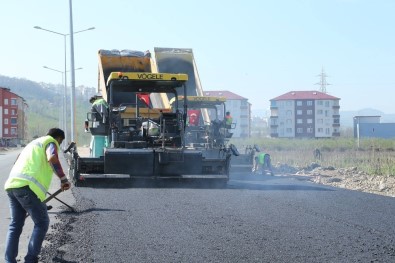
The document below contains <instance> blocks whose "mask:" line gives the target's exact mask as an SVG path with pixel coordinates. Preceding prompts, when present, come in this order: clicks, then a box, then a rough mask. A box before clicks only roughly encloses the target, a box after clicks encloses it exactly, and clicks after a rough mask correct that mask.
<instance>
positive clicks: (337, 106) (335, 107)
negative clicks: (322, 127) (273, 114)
mask: <svg viewBox="0 0 395 263" xmlns="http://www.w3.org/2000/svg"><path fill="white" fill-rule="evenodd" d="M332 109H340V105H333V106H332Z"/></svg>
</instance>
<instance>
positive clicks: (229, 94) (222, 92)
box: [203, 90, 247, 100]
mask: <svg viewBox="0 0 395 263" xmlns="http://www.w3.org/2000/svg"><path fill="white" fill-rule="evenodd" d="M203 95H204V96H210V97H225V98H226V99H227V100H246V99H247V98H244V97H242V96H240V95H237V94H235V93H233V92H230V91H227V90H218V91H216V90H209V91H203Z"/></svg>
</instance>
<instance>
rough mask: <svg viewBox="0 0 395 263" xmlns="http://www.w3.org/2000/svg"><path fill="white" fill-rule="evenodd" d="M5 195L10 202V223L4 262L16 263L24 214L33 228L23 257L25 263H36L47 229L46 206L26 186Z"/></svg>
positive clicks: (8, 191)
mask: <svg viewBox="0 0 395 263" xmlns="http://www.w3.org/2000/svg"><path fill="white" fill-rule="evenodd" d="M7 195H8V198H9V201H10V210H11V222H10V225H9V228H8V233H7V239H6V247H5V262H7V263H16V257H17V256H18V246H19V237H20V236H21V233H22V229H23V225H24V224H25V219H26V215H27V214H26V212H27V213H29V215H30V217H31V218H32V220H33V222H34V228H33V233H32V235H31V238H30V241H29V245H28V250H27V255H26V256H25V263H30V262H38V255H39V254H40V251H41V246H42V243H43V241H44V238H45V235H46V234H47V231H48V227H49V217H48V211H47V206H46V204H44V203H42V202H41V200H40V199H38V197H37V195H36V194H35V193H34V192H33V191H32V190H30V188H29V187H27V186H25V187H22V188H14V189H9V190H7Z"/></svg>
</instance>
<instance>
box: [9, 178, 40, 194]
mask: <svg viewBox="0 0 395 263" xmlns="http://www.w3.org/2000/svg"><path fill="white" fill-rule="evenodd" d="M10 177H11V178H21V179H25V180H28V181H30V182H32V183H34V184H35V185H36V186H37V187H39V188H40V189H41V191H43V192H44V193H46V192H47V189H45V187H44V186H43V185H42V184H40V182H39V181H37V180H36V178H34V177H31V176H29V175H27V174H10Z"/></svg>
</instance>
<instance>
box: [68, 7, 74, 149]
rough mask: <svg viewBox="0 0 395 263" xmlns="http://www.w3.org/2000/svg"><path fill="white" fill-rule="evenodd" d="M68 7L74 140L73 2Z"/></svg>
mask: <svg viewBox="0 0 395 263" xmlns="http://www.w3.org/2000/svg"><path fill="white" fill-rule="evenodd" d="M69 9H70V61H71V65H70V66H71V69H70V71H71V141H72V142H75V140H74V132H75V75H74V34H73V32H74V30H73V4H72V0H69Z"/></svg>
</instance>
